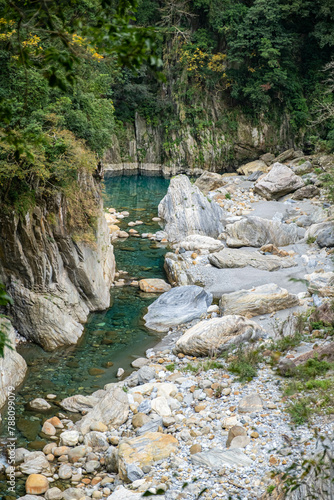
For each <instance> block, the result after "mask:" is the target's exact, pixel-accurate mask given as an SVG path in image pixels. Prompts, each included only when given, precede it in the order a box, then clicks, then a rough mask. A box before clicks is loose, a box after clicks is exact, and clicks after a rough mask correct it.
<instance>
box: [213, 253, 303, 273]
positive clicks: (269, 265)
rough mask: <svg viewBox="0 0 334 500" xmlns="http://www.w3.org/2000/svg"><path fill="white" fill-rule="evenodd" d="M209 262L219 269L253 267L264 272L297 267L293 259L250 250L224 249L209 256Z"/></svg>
mask: <svg viewBox="0 0 334 500" xmlns="http://www.w3.org/2000/svg"><path fill="white" fill-rule="evenodd" d="M209 261H210V263H211V264H212V265H213V266H215V267H218V269H226V268H229V269H231V268H236V267H246V266H251V267H255V268H256V269H263V270H264V271H277V269H282V268H288V267H293V266H296V265H297V264H296V262H295V261H294V260H293V259H292V258H287V257H279V256H278V255H263V254H262V253H260V252H254V251H252V250H248V249H244V250H235V249H232V248H224V249H223V250H221V251H220V252H217V253H213V254H211V255H209Z"/></svg>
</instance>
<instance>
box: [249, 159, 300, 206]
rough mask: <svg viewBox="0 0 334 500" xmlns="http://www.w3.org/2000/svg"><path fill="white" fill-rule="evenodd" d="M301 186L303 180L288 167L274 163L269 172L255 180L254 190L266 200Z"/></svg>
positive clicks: (276, 197) (273, 198)
mask: <svg viewBox="0 0 334 500" xmlns="http://www.w3.org/2000/svg"><path fill="white" fill-rule="evenodd" d="M302 187H304V182H303V180H302V179H301V178H300V177H298V175H296V174H294V173H293V171H292V170H291V169H290V168H289V167H287V166H286V165H282V164H281V163H274V165H273V166H272V168H271V170H270V172H269V173H268V174H267V175H265V176H264V177H261V178H260V179H259V180H258V181H257V182H256V184H255V186H254V192H255V193H258V194H260V195H261V196H263V197H264V198H266V199H267V200H276V199H278V198H281V197H282V196H284V195H285V194H288V193H292V192H294V191H296V190H297V189H299V188H302Z"/></svg>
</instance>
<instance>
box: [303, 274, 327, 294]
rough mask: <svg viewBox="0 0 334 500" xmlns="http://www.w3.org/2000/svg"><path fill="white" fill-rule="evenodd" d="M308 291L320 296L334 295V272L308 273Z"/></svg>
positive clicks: (306, 276)
mask: <svg viewBox="0 0 334 500" xmlns="http://www.w3.org/2000/svg"><path fill="white" fill-rule="evenodd" d="M305 279H306V280H307V281H308V282H309V283H308V291H309V292H310V293H311V294H316V295H320V297H334V273H333V272H328V273H312V274H306V275H305Z"/></svg>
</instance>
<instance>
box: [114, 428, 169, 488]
mask: <svg viewBox="0 0 334 500" xmlns="http://www.w3.org/2000/svg"><path fill="white" fill-rule="evenodd" d="M177 446H178V441H177V439H175V438H174V437H173V436H171V435H169V434H162V433H161V432H147V433H146V434H144V435H143V436H140V437H138V438H134V439H129V440H126V441H121V442H120V444H119V447H118V471H119V475H120V478H121V479H123V480H124V481H128V480H129V479H128V477H127V467H128V466H129V465H131V464H136V465H137V466H139V467H140V468H142V467H144V466H145V465H152V464H153V463H154V462H157V461H158V460H163V459H164V458H168V457H169V456H170V455H171V454H172V453H175V452H176V450H177Z"/></svg>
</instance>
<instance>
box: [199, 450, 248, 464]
mask: <svg viewBox="0 0 334 500" xmlns="http://www.w3.org/2000/svg"><path fill="white" fill-rule="evenodd" d="M191 461H192V462H193V463H194V464H195V465H199V466H201V467H208V468H209V469H222V468H223V467H225V466H226V465H228V466H230V467H231V466H233V467H235V466H237V467H246V466H248V467H249V466H251V465H252V464H253V461H252V459H251V458H249V457H248V456H247V455H245V453H243V452H242V451H241V450H239V449H238V448H234V449H233V450H221V449H220V448H212V449H211V450H206V451H202V452H200V453H196V454H195V455H192V456H191Z"/></svg>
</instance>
